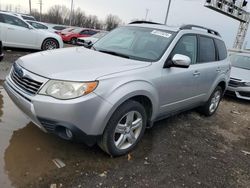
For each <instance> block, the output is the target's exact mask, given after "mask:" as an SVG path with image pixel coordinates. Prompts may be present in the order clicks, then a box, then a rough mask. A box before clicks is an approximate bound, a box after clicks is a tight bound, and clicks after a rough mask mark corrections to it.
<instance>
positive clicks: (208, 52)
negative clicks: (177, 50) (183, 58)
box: [199, 36, 216, 63]
mask: <svg viewBox="0 0 250 188" xmlns="http://www.w3.org/2000/svg"><path fill="white" fill-rule="evenodd" d="M199 47H200V49H199V62H200V63H205V62H211V61H216V53H215V46H214V41H213V39H212V38H208V37H202V36H200V45H199Z"/></svg>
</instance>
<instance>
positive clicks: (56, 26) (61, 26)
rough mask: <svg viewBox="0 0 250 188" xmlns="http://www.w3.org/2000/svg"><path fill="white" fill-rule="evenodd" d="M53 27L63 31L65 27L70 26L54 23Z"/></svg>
mask: <svg viewBox="0 0 250 188" xmlns="http://www.w3.org/2000/svg"><path fill="white" fill-rule="evenodd" d="M52 28H53V29H55V30H57V31H62V30H64V29H67V28H68V26H64V25H53V26H52Z"/></svg>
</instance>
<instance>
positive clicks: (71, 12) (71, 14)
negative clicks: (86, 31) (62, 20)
mask: <svg viewBox="0 0 250 188" xmlns="http://www.w3.org/2000/svg"><path fill="white" fill-rule="evenodd" d="M73 4H74V0H71V8H70V15H69V25H70V26H71V24H72V17H73Z"/></svg>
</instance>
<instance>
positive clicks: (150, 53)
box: [4, 22, 230, 156]
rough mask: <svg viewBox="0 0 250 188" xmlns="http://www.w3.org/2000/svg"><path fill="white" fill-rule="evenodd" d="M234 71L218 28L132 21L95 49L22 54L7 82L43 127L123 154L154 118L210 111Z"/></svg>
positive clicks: (20, 104) (11, 92)
mask: <svg viewBox="0 0 250 188" xmlns="http://www.w3.org/2000/svg"><path fill="white" fill-rule="evenodd" d="M195 28H198V29H195ZM229 78H230V63H229V61H228V59H227V51H226V47H225V44H224V42H223V41H222V39H221V37H220V35H219V33H218V32H216V31H214V30H211V29H207V28H204V27H200V26H195V25H185V26H183V27H180V28H172V27H167V26H165V25H161V24H156V23H152V22H133V23H131V24H129V25H127V26H123V27H120V28H117V29H115V30H114V31H112V32H111V33H109V34H108V35H106V36H105V37H103V38H102V39H100V40H99V41H98V42H97V43H95V44H94V45H93V47H92V48H91V49H86V48H83V47H77V48H67V49H61V50H54V51H49V52H39V53H35V54H32V55H28V56H24V57H22V58H20V59H18V60H17V61H16V62H15V64H14V65H13V68H12V70H11V73H10V75H9V76H8V77H7V78H6V81H5V85H4V86H5V89H6V91H7V92H8V94H9V96H10V97H11V98H12V100H13V101H14V103H15V104H16V105H17V106H18V107H19V108H20V109H21V110H22V111H23V112H24V113H25V114H27V115H28V116H29V117H30V119H31V120H32V121H33V122H34V123H35V124H36V125H37V126H38V127H40V128H41V129H42V130H44V131H45V132H49V133H54V134H56V135H58V136H60V137H61V138H63V139H67V140H74V139H77V140H81V141H84V142H85V143H86V144H88V145H90V146H91V145H94V144H95V143H98V145H99V146H100V147H101V148H102V149H103V150H104V151H106V152H107V153H108V154H110V155H112V156H119V155H124V154H126V153H128V152H130V151H131V150H132V149H133V148H134V147H135V146H136V145H137V143H138V142H139V141H140V140H141V138H142V136H143V134H144V131H145V128H146V127H151V126H152V125H153V124H154V122H156V121H157V120H160V119H163V118H166V117H168V116H170V115H173V114H176V113H180V112H182V111H185V110H189V109H192V108H196V107H199V108H200V111H201V112H202V113H203V114H205V115H206V116H211V115H213V114H214V113H215V112H216V110H217V108H218V106H219V103H220V101H221V98H222V96H223V94H224V91H225V89H226V87H227V86H228V82H229Z"/></svg>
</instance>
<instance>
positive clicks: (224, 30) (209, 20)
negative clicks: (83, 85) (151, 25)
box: [0, 0, 250, 48]
mask: <svg viewBox="0 0 250 188" xmlns="http://www.w3.org/2000/svg"><path fill="white" fill-rule="evenodd" d="M38 1H39V0H32V8H36V9H39V5H38ZM28 2H29V0H0V4H1V5H2V8H4V5H5V4H13V5H15V6H18V5H20V7H21V10H22V11H28V5H29V4H28ZM204 2H205V0H172V5H171V9H170V14H169V20H168V24H169V25H175V26H178V25H182V24H187V23H191V24H199V25H203V26H206V27H210V28H213V29H215V30H218V31H219V32H220V33H221V35H222V37H223V38H224V40H225V41H226V44H227V46H228V47H229V48H231V47H232V45H233V42H234V39H235V37H236V34H237V30H238V27H239V22H238V21H235V20H233V19H232V18H228V17H226V16H224V15H221V14H219V13H217V12H214V11H212V10H210V9H208V8H205V7H204ZM70 3H71V0H43V10H44V12H46V11H47V10H48V8H49V7H50V6H52V5H55V4H60V5H65V6H67V7H69V8H70ZM167 5H168V0H74V8H77V7H80V8H81V9H82V10H83V11H85V12H86V13H87V14H92V15H97V16H98V17H99V18H100V19H102V20H104V19H105V17H106V15H107V14H110V13H111V14H114V15H117V16H119V17H120V18H121V19H122V20H123V21H124V22H125V23H128V22H129V21H131V20H133V19H144V18H145V15H146V9H149V14H148V19H150V20H152V21H155V22H160V23H163V22H164V19H165V15H166V10H167ZM249 34H250V32H248V34H247V38H246V41H248V40H249V39H250V38H249V37H250V36H249ZM247 47H249V48H250V42H249V43H248V45H247Z"/></svg>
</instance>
